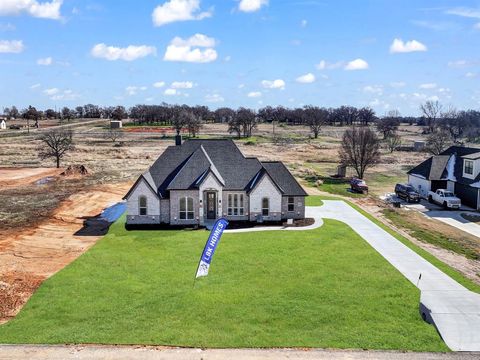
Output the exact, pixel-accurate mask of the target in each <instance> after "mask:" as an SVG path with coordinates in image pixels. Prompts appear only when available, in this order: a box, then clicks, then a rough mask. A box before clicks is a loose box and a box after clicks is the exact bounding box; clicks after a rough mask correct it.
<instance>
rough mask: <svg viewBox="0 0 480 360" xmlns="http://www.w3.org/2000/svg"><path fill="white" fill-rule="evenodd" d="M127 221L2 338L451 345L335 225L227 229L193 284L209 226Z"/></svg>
mask: <svg viewBox="0 0 480 360" xmlns="http://www.w3.org/2000/svg"><path fill="white" fill-rule="evenodd" d="M312 199H313V197H312ZM312 201H314V200H309V203H311V202H312ZM315 201H316V200H315ZM123 221H124V220H123V219H122V220H121V221H119V222H117V223H116V224H114V225H113V226H112V228H111V229H110V232H109V234H108V235H107V236H105V237H104V238H103V239H102V240H100V241H99V242H98V243H97V244H96V245H95V246H94V247H93V248H92V249H90V250H89V251H88V252H87V253H85V254H84V255H82V256H81V257H80V258H79V259H77V260H76V261H75V262H73V263H72V264H70V265H69V266H68V267H66V268H65V269H64V270H62V271H60V272H59V273H58V274H56V275H55V276H53V277H52V278H50V279H49V280H47V281H46V282H45V283H44V284H43V285H42V286H41V287H40V288H39V290H38V291H37V292H36V293H35V294H34V296H33V297H32V298H31V299H30V301H29V302H28V303H27V305H26V306H25V308H24V309H23V310H22V311H21V312H20V314H19V315H18V316H17V317H16V318H15V319H14V320H12V321H10V322H9V323H7V324H5V325H3V326H0V343H46V344H52V343H108V344H164V345H179V346H198V347H322V348H361V349H402V350H415V351H446V350H447V347H446V346H445V344H444V343H443V342H442V340H441V339H440V337H439V336H438V334H437V333H436V331H435V329H434V327H433V326H430V325H428V324H426V323H425V322H423V321H422V320H421V318H420V316H419V312H418V302H419V292H418V290H417V289H416V288H415V287H414V286H413V285H412V284H410V283H409V282H408V281H407V280H406V279H405V278H404V277H403V276H402V275H401V274H400V273H399V272H398V271H396V270H395V269H394V268H393V267H392V266H391V265H390V264H388V263H387V261H386V260H385V259H383V257H381V256H380V255H379V254H378V253H377V252H376V251H374V250H373V249H372V248H371V247H370V246H369V245H368V244H367V243H366V242H365V241H364V240H363V239H361V238H360V237H359V236H358V235H356V234H355V233H354V232H353V231H352V230H351V229H350V228H349V227H348V226H346V225H344V224H342V223H340V222H336V221H333V220H326V221H325V224H324V226H322V227H321V228H319V229H316V230H311V231H299V232H294V231H288V232H287V231H285V232H278V231H277V232H275V231H270V232H262V233H261V234H259V233H256V234H252V233H242V234H225V235H224V237H223V238H222V241H221V243H220V244H219V247H218V249H217V253H216V254H215V258H214V260H213V264H212V267H211V269H210V275H209V276H208V277H206V278H202V279H200V280H198V281H197V283H196V285H195V287H193V276H194V273H195V270H196V266H197V264H198V259H199V256H200V253H201V251H202V249H203V245H204V243H205V241H206V238H207V236H208V233H207V232H206V231H130V232H128V231H126V230H125V229H124V228H123Z"/></svg>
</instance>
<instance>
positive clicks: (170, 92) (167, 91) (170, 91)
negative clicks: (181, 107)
mask: <svg viewBox="0 0 480 360" xmlns="http://www.w3.org/2000/svg"><path fill="white" fill-rule="evenodd" d="M163 93H164V94H165V95H168V96H173V95H180V93H179V92H178V91H177V89H165V91H164V92H163Z"/></svg>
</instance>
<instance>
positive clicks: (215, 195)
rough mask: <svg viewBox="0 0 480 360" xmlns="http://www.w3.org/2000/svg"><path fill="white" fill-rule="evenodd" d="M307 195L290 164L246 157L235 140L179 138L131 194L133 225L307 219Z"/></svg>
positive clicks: (129, 210) (129, 211) (129, 218)
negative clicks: (183, 140) (182, 139)
mask: <svg viewBox="0 0 480 360" xmlns="http://www.w3.org/2000/svg"><path fill="white" fill-rule="evenodd" d="M306 196H307V193H306V192H305V190H303V188H302V187H301V186H300V184H299V183H298V182H297V181H296V180H295V178H294V177H293V176H292V174H291V173H290V172H289V171H288V169H287V168H286V167H285V165H284V164H283V163H282V162H279V161H267V162H261V161H259V160H258V159H257V158H248V157H245V156H244V155H243V154H242V153H241V151H240V149H239V148H238V147H237V145H235V143H234V142H233V141H232V140H213V139H212V140H187V141H185V142H184V143H183V144H182V142H181V138H179V137H177V139H176V145H175V146H169V147H168V148H167V149H166V150H165V151H164V152H163V153H162V154H161V155H160V157H159V158H158V159H157V160H156V161H155V163H154V164H153V165H152V166H151V167H150V168H149V169H148V170H147V171H146V172H144V173H143V174H142V175H141V176H140V177H139V178H138V180H137V181H136V182H135V184H134V185H133V186H132V188H131V189H130V190H129V191H128V193H127V194H126V195H125V197H124V199H126V200H127V225H146V224H150V225H154V224H170V225H180V226H181V225H205V224H208V223H211V222H213V221H215V219H218V218H220V217H224V218H227V219H228V220H229V221H244V222H280V221H284V220H287V219H295V220H296V219H303V218H305V197H306Z"/></svg>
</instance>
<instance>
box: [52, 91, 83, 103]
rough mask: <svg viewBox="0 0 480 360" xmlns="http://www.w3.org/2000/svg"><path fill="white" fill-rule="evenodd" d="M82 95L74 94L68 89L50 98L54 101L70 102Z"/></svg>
mask: <svg viewBox="0 0 480 360" xmlns="http://www.w3.org/2000/svg"><path fill="white" fill-rule="evenodd" d="M79 96H80V95H78V94H76V93H74V92H73V91H72V90H70V89H67V90H63V92H58V93H56V94H55V95H53V96H52V97H50V99H51V100H54V101H68V100H75V99H77V98H78V97H79Z"/></svg>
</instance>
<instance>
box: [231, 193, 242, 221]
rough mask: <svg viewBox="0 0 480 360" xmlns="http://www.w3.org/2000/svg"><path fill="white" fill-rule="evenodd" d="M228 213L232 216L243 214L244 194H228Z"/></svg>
mask: <svg viewBox="0 0 480 360" xmlns="http://www.w3.org/2000/svg"><path fill="white" fill-rule="evenodd" d="M227 205H228V206H227V209H228V210H227V213H228V215H230V216H232V215H233V216H243V194H228V204H227Z"/></svg>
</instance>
